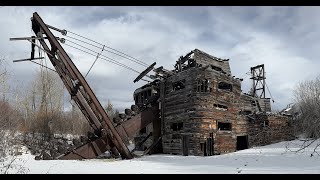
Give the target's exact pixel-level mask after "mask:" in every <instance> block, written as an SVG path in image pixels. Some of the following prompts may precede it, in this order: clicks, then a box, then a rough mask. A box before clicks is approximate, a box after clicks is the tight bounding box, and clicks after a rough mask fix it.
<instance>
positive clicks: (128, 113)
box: [124, 109, 133, 116]
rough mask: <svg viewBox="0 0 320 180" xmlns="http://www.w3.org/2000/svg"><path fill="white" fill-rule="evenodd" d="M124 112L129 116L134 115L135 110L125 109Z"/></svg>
mask: <svg viewBox="0 0 320 180" xmlns="http://www.w3.org/2000/svg"><path fill="white" fill-rule="evenodd" d="M124 113H126V115H128V116H132V115H133V112H132V110H131V109H125V110H124Z"/></svg>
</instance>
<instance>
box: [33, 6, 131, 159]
mask: <svg viewBox="0 0 320 180" xmlns="http://www.w3.org/2000/svg"><path fill="white" fill-rule="evenodd" d="M31 21H32V30H33V31H34V33H35V34H36V35H37V37H38V38H39V42H40V44H41V46H42V47H43V48H44V49H45V52H46V53H47V54H48V57H49V59H50V61H51V63H52V65H53V66H54V68H55V69H56V71H57V73H58V74H59V76H60V78H61V79H62V81H63V83H64V85H65V86H66V89H67V90H68V92H69V93H70V95H71V98H72V99H73V100H74V101H75V102H76V104H77V105H78V107H79V108H80V110H81V111H82V113H83V114H84V115H85V117H86V118H87V120H88V121H89V123H90V126H91V127H92V128H93V129H94V130H98V131H101V130H106V131H107V137H104V141H107V140H108V139H110V140H111V142H112V143H111V144H112V145H114V146H115V147H116V149H117V150H118V151H119V153H120V155H121V156H122V158H126V159H131V158H133V156H132V154H131V153H130V151H129V149H128V147H127V146H126V145H125V143H124V142H123V139H122V138H121V137H120V135H119V133H118V131H117V130H116V129H115V127H114V126H113V124H112V122H111V120H110V119H109V117H108V115H107V113H106V112H105V110H104V109H103V107H102V105H101V104H100V102H99V101H98V99H97V97H96V96H95V94H94V93H93V91H92V90H91V88H90V86H89V85H88V83H87V81H86V80H85V79H84V77H83V76H82V74H81V73H80V71H79V70H78V69H77V67H76V66H75V65H74V63H73V61H72V60H71V59H70V57H69V56H68V54H67V53H66V52H65V50H64V49H63V48H62V46H61V44H60V43H59V42H58V40H57V38H56V37H55V36H54V35H53V33H52V32H51V31H50V30H49V27H48V26H47V25H46V24H45V23H44V22H43V20H42V19H41V17H40V16H39V15H38V13H37V12H35V13H33V17H32V19H31ZM43 35H45V36H46V37H43ZM44 39H47V40H48V41H49V43H50V47H51V48H49V47H48V45H47V43H46V42H45V40H44ZM48 52H51V53H50V54H49V53H48ZM52 55H53V56H52ZM102 144H103V143H102ZM88 145H89V144H88ZM100 146H101V145H98V147H99V148H104V147H100ZM103 146H104V145H103ZM105 147H106V146H105ZM109 148H113V147H109ZM106 150H107V148H106Z"/></svg>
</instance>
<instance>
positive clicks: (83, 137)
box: [80, 136, 88, 143]
mask: <svg viewBox="0 0 320 180" xmlns="http://www.w3.org/2000/svg"><path fill="white" fill-rule="evenodd" d="M80 141H81V142H82V143H87V142H88V138H87V137H86V136H80Z"/></svg>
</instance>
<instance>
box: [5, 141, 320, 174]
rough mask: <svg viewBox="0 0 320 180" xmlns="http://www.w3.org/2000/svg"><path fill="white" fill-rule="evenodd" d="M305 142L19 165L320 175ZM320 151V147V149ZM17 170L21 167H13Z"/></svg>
mask: <svg viewBox="0 0 320 180" xmlns="http://www.w3.org/2000/svg"><path fill="white" fill-rule="evenodd" d="M319 143H320V142H319ZM299 144H301V141H299V140H294V141H290V142H280V143H276V144H272V145H268V146H261V147H256V148H252V149H246V150H242V151H237V152H234V153H229V154H224V155H218V156H207V157H199V156H177V155H164V154H157V155H148V156H143V157H139V158H134V159H132V160H114V159H92V160H48V161H45V160H40V161H36V160H34V156H32V155H31V154H28V153H26V154H23V155H21V156H18V159H17V160H16V161H14V164H13V165H15V166H17V167H19V165H20V167H21V166H23V167H25V168H26V169H27V171H24V172H25V173H31V174H65V173H67V174H70V173H71V174H92V173H95V174H180V173H183V174H216V173H219V174H239V173H240V174H242V173H250V174H261V173H264V174H271V173H273V174H277V173H285V174H297V173H298V174H320V156H319V155H317V154H314V155H313V156H310V154H311V153H312V152H313V148H312V147H314V146H315V145H316V144H313V146H311V147H309V148H307V149H305V150H304V151H303V152H299V153H295V152H291V151H289V150H288V149H287V148H286V146H288V145H289V147H290V150H297V149H298V148H299V147H298V145H299ZM319 150H320V149H319ZM8 172H9V173H16V172H17V168H12V169H9V171H8Z"/></svg>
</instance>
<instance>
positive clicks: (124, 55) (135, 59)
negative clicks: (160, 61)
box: [65, 30, 148, 67]
mask: <svg viewBox="0 0 320 180" xmlns="http://www.w3.org/2000/svg"><path fill="white" fill-rule="evenodd" d="M66 31H67V30H66ZM67 32H69V33H71V34H74V35H76V36H79V37H81V38H83V39H86V40H88V41H91V42H94V43H96V44H99V45H101V46H105V47H106V48H108V49H111V50H113V51H115V52H117V53H120V54H122V55H123V56H121V55H119V54H117V53H114V52H111V53H114V54H117V55H119V56H121V57H125V58H127V59H129V58H131V59H132V61H134V62H136V63H138V64H140V65H143V66H146V67H148V64H147V63H145V62H143V61H141V60H139V59H137V58H134V57H132V56H130V55H128V54H126V53H123V52H121V51H118V50H116V49H114V48H111V47H109V46H107V45H104V44H102V43H99V42H97V41H94V40H92V39H89V38H87V37H84V36H81V35H79V34H77V33H74V32H71V31H67ZM65 36H67V35H66V34H65ZM67 37H70V36H67ZM73 39H76V38H73ZM80 41H81V40H80ZM82 42H84V41H82ZM87 44H90V43H87ZM90 45H92V44H90ZM99 48H100V47H99Z"/></svg>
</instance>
